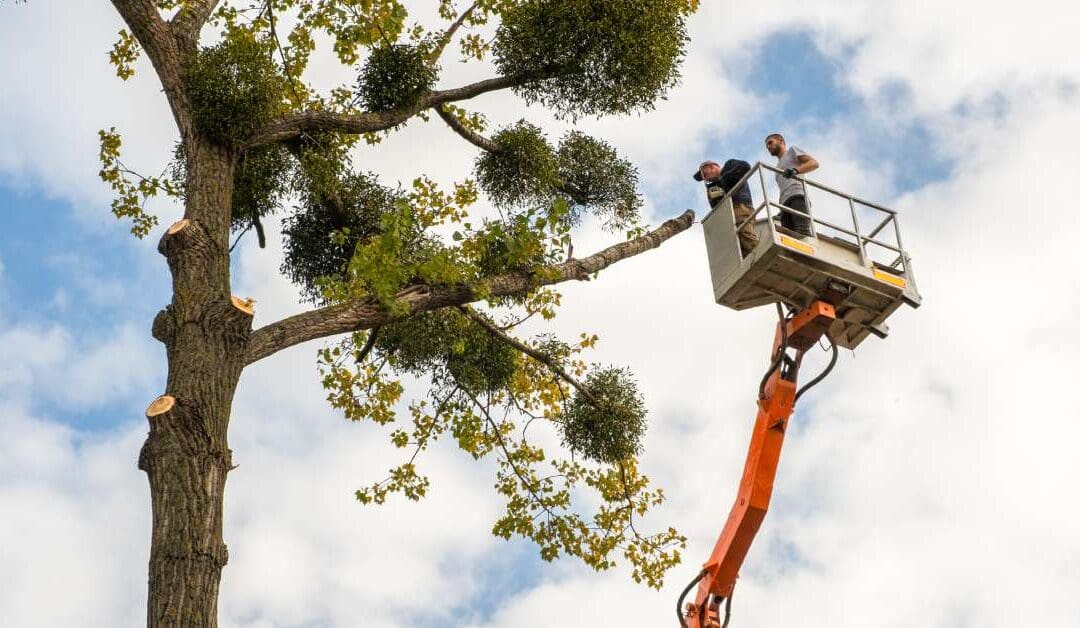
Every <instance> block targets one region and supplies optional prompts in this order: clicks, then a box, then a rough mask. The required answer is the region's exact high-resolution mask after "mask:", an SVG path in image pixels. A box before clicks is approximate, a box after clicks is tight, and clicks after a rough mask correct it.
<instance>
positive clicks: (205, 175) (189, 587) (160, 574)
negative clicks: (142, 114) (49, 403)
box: [139, 137, 252, 627]
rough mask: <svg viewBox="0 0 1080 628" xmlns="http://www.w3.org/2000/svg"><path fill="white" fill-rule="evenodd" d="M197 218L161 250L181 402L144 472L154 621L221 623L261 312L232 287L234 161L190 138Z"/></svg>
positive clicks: (158, 419) (166, 331)
mask: <svg viewBox="0 0 1080 628" xmlns="http://www.w3.org/2000/svg"><path fill="white" fill-rule="evenodd" d="M185 145H186V146H187V148H188V151H189V152H188V155H187V164H188V185H187V191H188V193H187V207H186V211H185V215H186V216H188V218H185V220H183V221H181V222H180V223H177V224H176V225H174V227H173V228H170V229H169V230H168V231H167V232H166V233H165V235H164V236H162V238H161V242H160V243H159V245H158V250H159V251H160V252H161V254H162V255H164V256H165V258H166V259H167V260H168V264H169V270H170V272H171V273H172V278H173V299H172V302H171V303H170V304H169V306H168V307H166V308H165V309H164V310H162V311H161V312H160V313H159V314H158V315H157V317H156V318H155V320H154V325H153V333H154V336H155V337H156V338H157V339H158V340H160V341H161V342H162V343H164V345H165V348H166V355H167V357H168V365H169V369H168V380H167V382H166V386H165V394H166V395H168V396H170V397H172V398H173V399H175V404H174V405H173V406H172V407H171V408H170V409H169V410H168V411H166V412H164V413H163V414H158V415H156V416H150V414H151V413H149V412H148V413H147V414H148V416H147V419H148V421H149V423H150V433H149V436H148V437H147V439H146V443H145V444H144V445H143V448H142V451H141V452H140V454H139V468H140V469H142V470H143V471H145V472H146V474H147V476H148V478H149V480H150V496H151V502H152V506H153V533H152V537H151V550H150V577H149V601H148V605H147V625H148V626H152V627H158V626H161V627H165V626H170V627H171V626H206V627H212V626H216V625H217V599H218V585H219V582H220V580H221V570H222V568H223V567H224V566H225V563H226V562H227V560H228V550H227V549H226V547H225V542H224V540H223V538H222V508H223V499H224V495H225V479H226V476H227V474H228V472H229V469H230V468H231V466H232V457H231V454H232V452H231V451H230V450H229V444H228V426H229V413H230V409H231V407H232V399H233V394H234V392H235V390H236V386H237V383H238V382H239V380H240V373H241V371H242V370H243V367H244V365H245V359H244V358H245V355H246V353H247V344H248V339H249V337H250V335H251V322H252V316H251V314H250V313H249V312H246V311H244V310H242V309H240V308H238V307H236V306H235V305H234V304H233V301H232V298H231V296H232V295H231V294H230V291H229V243H228V237H229V222H228V216H229V206H230V202H231V191H232V172H233V163H234V159H233V155H232V154H230V152H229V151H227V150H226V149H224V148H221V147H218V146H214V145H212V144H210V143H208V142H205V141H202V140H199V139H198V138H194V137H189V138H188V141H187V142H186V143H185Z"/></svg>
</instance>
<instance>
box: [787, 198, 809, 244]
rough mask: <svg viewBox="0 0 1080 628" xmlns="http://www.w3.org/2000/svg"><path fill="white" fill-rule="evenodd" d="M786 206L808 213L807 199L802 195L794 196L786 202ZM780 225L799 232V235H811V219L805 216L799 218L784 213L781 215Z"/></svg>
mask: <svg viewBox="0 0 1080 628" xmlns="http://www.w3.org/2000/svg"><path fill="white" fill-rule="evenodd" d="M783 204H784V205H786V206H788V207H790V208H791V209H794V210H798V211H801V212H804V213H805V212H806V197H805V196H803V195H802V194H799V195H798V196H792V197H791V198H789V199H788V200H786V201H784V203H783ZM780 225H781V226H783V227H786V228H788V229H791V230H792V231H798V232H799V233H802V234H805V235H810V219H809V218H806V217H804V216H797V215H795V214H792V213H789V212H783V213H781V214H780Z"/></svg>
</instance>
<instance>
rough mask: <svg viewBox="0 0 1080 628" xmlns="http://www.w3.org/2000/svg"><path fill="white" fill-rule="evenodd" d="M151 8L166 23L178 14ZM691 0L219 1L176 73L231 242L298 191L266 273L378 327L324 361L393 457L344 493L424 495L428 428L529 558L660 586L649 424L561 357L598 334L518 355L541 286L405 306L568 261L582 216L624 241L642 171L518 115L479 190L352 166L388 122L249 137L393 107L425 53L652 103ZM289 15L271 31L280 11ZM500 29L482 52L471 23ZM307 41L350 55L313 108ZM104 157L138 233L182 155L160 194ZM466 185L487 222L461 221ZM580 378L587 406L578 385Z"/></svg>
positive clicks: (548, 299)
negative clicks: (222, 198) (430, 15)
mask: <svg viewBox="0 0 1080 628" xmlns="http://www.w3.org/2000/svg"><path fill="white" fill-rule="evenodd" d="M459 4H464V5H465V6H467V7H468V8H463V9H461V8H459V6H458V5H459ZM157 5H158V7H159V8H160V9H162V10H175V9H177V8H179V7H181V6H182V5H183V0H157ZM696 5H697V0H636V1H630V0H478V1H476V2H469V3H457V2H455V1H454V0H439V2H438V16H439V19H440V20H442V21H443V23H441V24H436V25H435V26H433V27H430V28H429V26H428V25H421V24H419V23H415V22H413V21H411V20H410V16H409V14H408V12H407V11H406V9H405V6H404V4H403V3H402V2H401V0H349V1H348V2H343V1H342V0H266V2H260V3H255V4H252V5H250V6H248V5H246V4H244V3H240V4H237V3H221V5H219V7H218V9H217V10H216V11H215V13H214V16H213V18H212V21H211V23H212V24H213V25H215V26H216V27H218V28H219V29H220V34H221V36H222V38H221V42H220V43H218V44H215V45H212V46H209V47H205V48H202V49H201V50H199V51H198V52H197V53H196V54H195V55H193V56H192V57H191V58H189V59H187V60H186V63H185V68H184V74H183V80H184V82H185V84H186V85H185V87H186V92H187V93H188V95H189V97H190V100H191V104H192V107H193V111H192V113H193V114H194V118H193V119H194V121H195V126H196V130H197V131H198V133H199V134H200V135H202V136H203V137H206V138H210V139H211V140H212V141H213V142H215V143H217V144H219V145H222V146H225V147H227V148H229V149H231V151H229V152H230V154H231V155H233V156H234V157H235V159H236V161H235V163H234V165H235V168H236V169H235V174H234V177H233V186H234V189H233V194H232V207H231V211H232V221H233V223H232V224H233V227H234V229H242V228H246V227H248V226H249V225H251V224H256V226H257V225H258V221H259V219H261V218H264V217H266V216H268V215H270V214H272V213H274V212H276V211H277V209H278V207H279V206H280V205H281V204H282V202H283V200H284V199H286V198H290V199H295V203H293V207H292V208H291V211H289V212H287V213H286V215H285V216H284V225H283V233H284V248H285V255H284V260H283V263H282V266H281V270H282V272H283V273H284V274H286V275H287V276H289V277H290V279H292V280H293V281H294V282H295V283H296V284H297V285H298V286H299V287H300V289H301V291H302V293H303V296H304V298H305V299H307V300H309V301H312V302H317V303H320V304H337V303H345V302H356V301H363V302H364V303H366V304H369V305H370V306H371V307H382V308H383V309H384V310H385V311H386V312H387V314H388V315H389V316H390V318H391V321H392V322H389V323H386V324H384V325H383V326H382V327H381V328H379V329H377V330H373V331H370V332H358V333H356V334H353V335H352V336H351V337H350V338H348V339H346V340H344V341H342V342H341V343H339V344H337V345H334V346H330V347H327V348H326V349H324V350H323V351H321V352H320V353H319V368H320V370H321V372H322V375H323V385H324V387H325V388H326V390H327V398H328V400H329V402H330V403H331V405H332V406H334V407H335V408H338V409H340V410H341V411H342V413H343V414H344V416H345V417H347V418H348V419H350V420H353V421H370V422H371V423H373V424H375V425H376V426H383V427H384V428H385V429H386V430H387V431H388V435H389V440H390V442H391V444H392V446H394V447H396V448H400V449H402V450H406V453H407V455H406V457H405V459H404V460H402V461H401V463H400V464H398V465H396V466H394V467H393V468H392V469H390V470H389V472H388V474H387V476H386V478H385V479H383V480H382V481H379V482H376V483H373V484H370V485H368V486H366V487H364V488H361V489H360V490H358V491H357V493H356V496H357V499H359V500H360V501H361V502H363V503H383V502H385V500H386V499H388V498H389V497H390V496H391V495H393V494H402V495H404V496H405V497H406V498H407V499H411V500H417V499H421V498H422V497H424V496H425V495H426V494H427V493H428V491H429V490H431V488H432V479H431V478H428V477H426V476H425V475H423V473H422V461H421V460H420V455H421V454H422V453H423V452H424V451H426V450H428V449H429V448H430V447H432V446H434V444H435V443H436V441H438V440H439V439H440V438H443V437H446V438H447V439H451V440H452V441H453V443H454V444H455V445H456V446H457V447H458V448H459V449H461V450H462V451H463V452H465V453H466V454H467V455H469V456H471V457H473V458H476V459H481V458H485V457H491V456H493V457H495V458H496V459H497V463H496V466H497V471H496V475H495V488H496V490H497V491H498V493H499V494H500V495H501V496H502V497H503V498H504V499H505V502H506V509H505V513H504V514H503V515H502V516H500V517H499V519H498V520H497V521H496V522H495V524H494V527H493V532H494V533H495V534H497V535H499V536H501V537H505V538H511V537H513V536H520V537H524V538H528V539H531V540H532V541H533V542H535V543H536V544H537V546H538V547H539V551H540V555H541V556H542V557H543V558H545V559H546V560H552V559H554V558H556V557H559V556H575V557H578V558H580V559H581V560H583V561H584V562H585V563H586V564H588V565H590V566H592V567H593V568H595V569H607V568H610V567H611V566H612V565H614V564H615V562H616V560H617V559H618V557H619V555H621V556H622V558H623V559H625V560H626V561H628V562H629V563H630V564H631V565H632V566H633V574H634V578H635V579H636V580H638V581H639V582H645V583H646V584H648V585H649V586H654V587H659V586H660V583H661V582H662V579H663V576H664V573H665V572H666V571H667V570H668V569H670V567H671V566H673V565H674V564H676V563H677V562H678V560H679V558H680V554H679V552H680V550H681V548H683V547H684V546H685V539H684V538H683V537H682V536H680V535H679V534H678V533H677V532H676V531H675V530H673V529H670V528H668V529H667V530H665V531H661V532H659V533H656V534H642V533H641V532H639V530H638V528H637V525H638V524H639V523H640V520H641V518H642V517H644V516H645V515H646V514H647V513H649V512H650V511H651V510H652V509H654V508H655V507H657V506H659V505H660V504H662V503H663V501H664V495H663V492H662V491H661V490H659V489H655V488H653V487H652V486H651V484H650V482H649V479H648V478H647V477H646V476H644V475H642V474H641V473H640V472H639V471H638V469H637V462H636V456H637V455H638V453H640V450H641V437H642V434H643V432H644V429H645V411H644V404H643V401H642V400H641V396H640V394H638V391H637V388H636V385H635V384H634V382H633V379H632V377H631V376H630V374H629V372H627V371H625V370H620V369H617V368H602V369H594V370H593V371H592V372H589V369H588V368H587V367H586V365H585V363H584V362H583V361H582V359H581V357H580V354H581V353H582V352H584V351H585V350H587V349H589V348H591V347H592V346H593V345H594V344H595V343H596V340H597V339H596V337H595V336H591V335H587V334H582V336H581V338H580V340H579V341H577V342H575V343H567V342H563V341H561V340H558V339H556V338H554V337H552V336H550V335H546V334H542V335H540V336H538V337H536V338H533V339H532V340H530V341H525V342H524V344H526V345H527V346H528V347H531V348H530V350H529V351H524V352H523V351H520V349H521V344H515V343H517V342H518V341H515V340H513V339H511V338H510V334H511V333H512V330H513V329H514V328H515V327H516V326H517V325H519V324H520V323H521V322H523V321H525V320H529V319H531V318H533V317H534V316H535V317H536V318H537V319H543V320H550V319H551V318H553V317H554V316H555V315H556V310H557V308H558V306H559V304H560V301H561V297H560V295H559V294H558V293H557V292H555V291H553V290H550V289H531V290H525V291H524V292H522V293H521V294H518V295H513V296H509V297H500V298H498V299H495V298H492V299H489V300H488V302H487V305H488V308H490V309H489V311H487V312H480V311H478V310H472V311H470V313H465V312H462V311H458V310H456V309H443V310H436V311H433V312H425V313H420V314H417V313H413V312H410V311H409V309H408V306H407V305H406V303H407V302H408V301H407V299H406V298H403V295H405V296H407V295H410V294H412V293H413V292H414V291H424V290H428V289H430V288H433V287H434V288H438V287H440V286H454V287H462V288H464V287H466V286H467V287H468V289H470V290H472V291H473V292H472V294H474V295H477V296H478V297H480V298H481V299H482V298H483V297H484V296H485V290H486V289H487V286H488V285H490V284H489V283H488V280H489V279H490V278H492V277H494V276H498V275H501V274H503V273H519V274H521V275H522V276H525V277H530V278H536V279H543V278H545V277H546V276H547V275H546V273H551V272H553V269H552V265H553V264H555V263H558V262H561V261H564V260H565V259H566V257H567V256H568V255H569V252H568V251H569V246H568V245H569V243H570V236H571V229H572V227H573V226H574V225H576V224H578V223H579V222H580V220H581V218H582V216H583V215H585V213H586V212H593V213H594V214H595V215H597V216H598V217H600V218H601V219H602V220H603V221H604V224H605V226H607V227H609V228H612V229H629V228H633V229H637V228H638V226H637V221H638V218H639V212H640V208H641V199H640V197H639V196H638V195H637V193H636V191H635V190H636V185H637V180H638V174H637V171H636V170H635V169H634V167H633V166H632V165H631V164H630V163H629V162H627V161H626V160H624V159H621V158H620V157H619V156H618V154H617V153H616V151H615V150H614V148H613V147H612V146H610V145H609V144H607V143H605V142H603V141H600V140H597V139H594V138H590V137H588V136H586V135H584V134H582V133H579V132H577V131H573V132H570V133H568V134H566V135H565V136H563V137H562V139H561V140H560V141H559V142H558V145H557V146H554V145H553V143H552V142H549V140H548V138H547V137H546V136H545V134H544V132H543V131H542V130H541V129H540V128H539V127H537V126H535V125H532V124H530V123H528V122H526V121H524V120H522V121H519V122H517V123H516V124H512V125H510V126H508V127H505V128H503V129H501V130H499V131H498V132H496V133H495V134H494V135H493V136H492V138H491V140H492V141H493V142H494V143H495V145H496V146H498V150H496V151H494V152H491V153H487V154H485V155H483V156H482V157H480V158H479V159H478V160H477V161H476V163H475V182H473V181H470V180H466V181H459V182H457V183H454V184H453V185H452V186H450V187H440V186H439V185H436V184H435V183H434V182H433V181H432V180H431V179H429V178H427V177H425V176H422V175H421V176H418V177H417V178H416V179H414V180H413V181H412V182H411V185H410V184H409V183H405V184H403V185H398V186H397V187H388V186H386V185H384V184H382V183H380V181H379V179H378V178H377V177H376V175H375V174H372V173H368V172H357V171H355V170H354V168H353V166H352V163H351V160H350V152H351V151H352V150H353V149H354V148H356V146H357V141H358V140H359V139H360V138H361V137H362V138H363V139H364V140H365V141H367V142H368V143H369V144H374V143H377V142H379V141H381V140H382V139H383V138H384V137H385V136H387V135H388V134H389V133H390V132H392V130H393V128H391V127H390V124H391V123H388V128H385V129H382V130H378V131H371V132H368V133H365V134H362V135H360V136H350V135H347V134H344V133H339V132H329V131H323V132H310V131H308V132H304V133H301V134H300V137H298V138H297V137H296V136H295V135H293V136H290V139H289V140H287V142H285V143H283V144H280V145H268V146H266V147H260V148H257V149H251V150H247V149H246V148H245V141H246V140H247V138H249V137H251V136H252V134H253V133H254V132H255V131H257V130H258V129H260V128H261V127H263V126H264V125H265V124H266V123H267V121H270V120H272V119H274V118H275V117H277V116H279V115H281V114H286V113H289V112H299V111H305V112H310V113H311V114H313V115H312V118H317V117H318V115H319V114H321V113H335V114H355V115H361V114H363V113H364V112H365V111H366V112H387V111H392V110H396V111H410V110H411V109H412V108H413V107H415V105H416V103H417V101H418V99H419V98H421V97H422V96H423V94H424V93H425V92H427V91H429V90H431V89H432V88H433V86H434V85H435V82H436V80H437V78H438V73H439V69H438V68H439V63H440V55H441V54H442V53H443V51H444V50H447V49H450V48H449V46H450V44H451V43H452V42H453V41H455V40H456V41H457V44H458V49H459V50H461V52H462V60H463V61H470V60H478V59H484V58H486V57H488V56H489V55H490V56H491V57H492V58H493V60H494V64H495V66H496V67H497V68H498V69H499V70H500V72H501V73H502V74H503V75H504V76H509V77H512V78H514V79H515V83H516V85H515V87H514V88H513V89H514V90H515V91H516V92H517V93H518V94H519V95H520V96H522V97H523V98H524V99H525V100H526V101H527V102H529V103H540V104H543V105H545V106H547V107H550V108H552V109H553V110H554V111H555V112H556V114H557V115H559V116H561V117H570V118H575V117H578V116H582V115H600V114H625V113H628V112H633V111H640V110H644V109H648V108H650V107H651V106H653V104H654V103H655V101H656V100H657V99H658V98H663V97H664V96H665V94H666V93H667V91H668V90H669V89H670V88H671V86H672V85H673V84H674V83H675V82H676V81H677V80H678V76H679V75H678V65H679V63H680V61H681V59H682V56H683V53H684V47H685V19H686V16H687V15H688V13H689V12H691V11H692V10H694V9H695V8H696ZM285 15H287V16H288V20H287V26H286V27H285V28H283V24H286V22H282V21H281V20H279V19H278V16H285ZM496 22H497V23H498V26H497V27H495V28H496V30H495V33H496V34H495V37H494V39H490V38H488V37H486V36H485V34H484V32H485V30H486V32H490V30H491V29H490V27H494V25H495V23H496ZM485 25H489V26H490V27H489V28H488V29H481V28H480V27H483V26H485ZM462 26H464V28H463V29H461V30H459V28H460V27H462ZM325 41H329V42H331V43H332V46H333V52H334V53H335V55H336V56H337V58H338V60H339V61H340V62H341V63H342V64H344V65H346V66H356V65H357V64H358V63H360V62H361V60H363V64H362V65H360V66H358V67H357V70H356V72H355V73H354V76H356V77H357V78H356V80H355V82H353V84H351V85H349V84H346V85H342V86H340V87H338V88H336V89H334V90H332V91H331V92H329V93H328V94H325V95H321V94H320V93H319V92H318V91H317V90H316V89H315V88H314V87H312V86H311V85H308V84H306V83H305V82H304V81H305V78H304V77H305V71H306V70H307V68H308V65H309V61H310V59H311V55H312V53H313V52H314V51H315V48H316V42H319V43H320V45H321V43H322V42H325ZM406 42H407V43H406ZM139 53H140V49H139V46H138V42H136V41H135V40H134V38H133V37H132V36H131V35H129V34H127V33H126V32H125V33H121V36H120V41H119V42H117V44H116V45H115V46H114V48H113V50H112V52H111V54H110V60H111V61H112V63H113V65H114V66H115V67H116V70H117V74H118V76H120V77H121V78H124V79H126V78H127V77H130V76H131V71H132V67H133V64H134V62H135V61H136V59H137V56H138V54H139ZM444 110H445V111H446V112H449V113H450V114H451V115H452V116H453V117H454V119H456V120H457V121H458V122H460V124H461V126H462V127H464V128H465V129H467V130H468V131H471V132H473V133H483V132H485V127H486V126H487V123H486V121H485V119H484V117H483V116H482V115H480V114H479V113H475V112H474V113H470V112H467V111H465V110H464V109H461V108H460V107H457V106H456V105H454V104H451V103H446V104H445V105H444ZM417 114H418V115H420V116H424V115H425V112H423V111H420V112H417ZM372 118H376V119H391V118H392V116H372ZM262 137H265V136H262ZM478 143H483V144H485V145H486V142H478ZM119 147H120V140H119V136H117V135H115V133H113V132H110V133H105V132H103V135H102V153H101V158H102V164H103V170H102V178H103V179H104V180H105V181H107V182H109V183H110V185H112V186H113V188H114V189H115V190H116V191H117V194H118V200H117V201H116V202H115V203H114V213H116V214H117V215H118V216H123V217H130V218H132V219H133V220H134V223H135V227H133V232H137V233H138V234H139V235H145V233H146V232H148V231H149V230H150V228H152V227H153V225H154V220H155V219H154V218H153V217H152V216H148V215H146V214H145V213H144V212H143V211H142V206H143V204H144V203H145V200H146V199H147V198H149V197H152V196H154V195H155V194H158V193H162V192H164V193H179V192H180V191H182V190H183V188H184V186H185V185H186V178H187V173H186V172H185V171H184V166H185V161H184V159H178V160H177V162H176V163H177V168H176V173H175V174H176V176H177V180H176V182H175V184H174V183H173V182H171V181H168V180H164V179H161V178H142V177H140V176H138V175H136V174H134V173H132V172H131V171H129V170H127V168H126V167H124V166H123V164H122V163H121V162H120V161H119ZM181 154H182V153H181ZM479 189H482V190H483V191H484V192H486V194H487V196H488V198H489V199H491V200H492V201H493V202H494V204H495V205H496V206H497V207H496V209H497V210H498V212H497V217H496V216H494V215H488V216H486V217H480V218H471V217H470V216H469V211H470V209H471V207H472V206H473V205H474V204H476V202H477V200H478V196H479V192H478V190H479ZM474 316H478V317H479V321H480V322H478V319H477V318H475V317H474ZM534 320H535V319H534ZM537 355H541V356H546V359H539V358H537V357H536V356H537ZM553 365H556V366H553ZM405 378H408V380H409V381H419V382H421V384H420V385H421V386H422V387H423V391H422V392H420V393H419V394H414V395H411V396H407V395H406V390H405V386H404V385H403V384H402V380H403V379H405ZM582 378H583V382H584V383H583V384H582V387H583V388H584V390H585V391H587V392H585V393H583V392H581V390H577V389H576V388H575V387H574V384H573V382H574V381H576V380H579V379H582ZM540 430H547V431H548V433H549V435H551V436H555V437H561V438H562V440H563V442H564V444H565V445H566V446H567V447H568V449H569V451H568V452H567V451H565V450H562V453H561V454H560V453H559V451H551V449H550V448H549V449H548V450H545V449H544V448H541V447H539V446H538V445H537V444H536V439H533V438H532V436H533V433H534V432H536V431H540ZM560 456H562V457H560ZM582 491H589V492H591V493H595V496H596V500H593V502H594V503H595V504H596V506H595V507H594V508H591V509H583V508H582V506H581V500H580V493H581V492H582ZM585 503H590V501H589V500H588V499H586V500H585Z"/></svg>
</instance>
